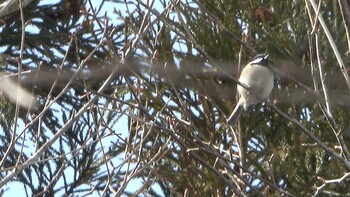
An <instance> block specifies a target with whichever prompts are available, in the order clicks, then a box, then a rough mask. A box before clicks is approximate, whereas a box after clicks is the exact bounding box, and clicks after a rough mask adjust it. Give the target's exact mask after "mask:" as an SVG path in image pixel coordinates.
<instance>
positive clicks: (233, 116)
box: [227, 103, 243, 126]
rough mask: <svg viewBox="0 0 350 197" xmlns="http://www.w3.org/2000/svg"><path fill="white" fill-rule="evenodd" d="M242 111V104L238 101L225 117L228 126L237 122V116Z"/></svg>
mask: <svg viewBox="0 0 350 197" xmlns="http://www.w3.org/2000/svg"><path fill="white" fill-rule="evenodd" d="M242 112H243V106H242V105H241V104H240V103H237V105H236V107H235V109H234V110H233V112H232V114H231V115H230V117H229V118H228V119H227V124H228V125H230V126H234V125H235V124H236V123H237V121H238V118H239V116H241V114H242Z"/></svg>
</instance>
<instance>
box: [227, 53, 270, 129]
mask: <svg viewBox="0 0 350 197" xmlns="http://www.w3.org/2000/svg"><path fill="white" fill-rule="evenodd" d="M268 58H269V55H268V54H259V55H257V56H255V57H254V58H253V59H252V60H251V61H250V62H249V63H248V64H247V65H246V66H245V67H244V68H243V70H242V72H241V75H240V77H239V82H240V83H242V84H244V85H245V86H246V87H243V86H241V85H239V84H237V91H238V93H239V96H240V98H239V100H238V103H237V105H236V107H235V109H234V110H233V112H232V114H231V115H230V117H229V118H228V119H227V124H228V125H231V126H233V125H235V124H236V123H237V121H238V118H239V116H240V115H241V113H242V112H243V110H244V111H246V110H248V109H249V107H251V106H253V105H255V104H257V103H258V102H260V101H264V100H267V99H268V98H269V96H270V94H271V91H272V89H273V82H274V76H273V72H272V70H271V69H270V68H269V61H268Z"/></svg>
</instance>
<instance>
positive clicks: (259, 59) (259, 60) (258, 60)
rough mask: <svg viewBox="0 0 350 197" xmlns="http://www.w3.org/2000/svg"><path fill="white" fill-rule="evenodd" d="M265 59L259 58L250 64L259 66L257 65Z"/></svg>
mask: <svg viewBox="0 0 350 197" xmlns="http://www.w3.org/2000/svg"><path fill="white" fill-rule="evenodd" d="M263 59H264V58H262V57H259V58H256V59H255V60H253V61H251V62H250V63H251V64H257V63H259V62H261V61H262V60H263Z"/></svg>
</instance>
